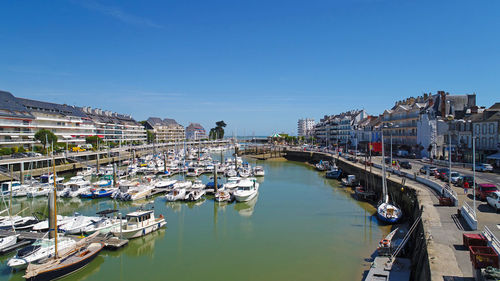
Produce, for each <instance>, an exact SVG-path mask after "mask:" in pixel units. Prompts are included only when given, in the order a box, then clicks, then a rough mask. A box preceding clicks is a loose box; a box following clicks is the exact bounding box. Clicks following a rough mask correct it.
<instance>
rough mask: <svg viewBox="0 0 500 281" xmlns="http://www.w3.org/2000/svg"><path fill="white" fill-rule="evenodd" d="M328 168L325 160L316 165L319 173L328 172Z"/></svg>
mask: <svg viewBox="0 0 500 281" xmlns="http://www.w3.org/2000/svg"><path fill="white" fill-rule="evenodd" d="M328 166H329V165H328V162H323V160H320V161H319V163H318V164H316V165H315V167H316V170H318V171H326V170H328Z"/></svg>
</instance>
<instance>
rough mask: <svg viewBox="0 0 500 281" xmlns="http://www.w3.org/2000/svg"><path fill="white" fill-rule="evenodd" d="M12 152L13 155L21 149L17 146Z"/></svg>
mask: <svg viewBox="0 0 500 281" xmlns="http://www.w3.org/2000/svg"><path fill="white" fill-rule="evenodd" d="M10 150H11V151H12V154H14V153H17V152H18V151H19V148H18V147H17V146H13V147H12V148H11V149H10Z"/></svg>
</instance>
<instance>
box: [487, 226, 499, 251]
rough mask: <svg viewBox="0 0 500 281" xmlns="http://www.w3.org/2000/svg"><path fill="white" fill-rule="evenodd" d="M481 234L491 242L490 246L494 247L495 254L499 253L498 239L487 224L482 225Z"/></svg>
mask: <svg viewBox="0 0 500 281" xmlns="http://www.w3.org/2000/svg"><path fill="white" fill-rule="evenodd" d="M483 234H484V236H485V237H486V238H487V239H488V240H489V241H490V242H491V246H492V247H493V248H494V249H495V251H496V252H497V254H500V240H498V238H497V237H496V236H495V234H493V232H491V230H490V229H489V228H488V227H487V226H484V230H483Z"/></svg>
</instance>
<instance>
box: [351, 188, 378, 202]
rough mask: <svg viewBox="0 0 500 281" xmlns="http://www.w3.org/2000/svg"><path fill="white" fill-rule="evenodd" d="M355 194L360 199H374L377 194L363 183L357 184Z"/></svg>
mask: <svg viewBox="0 0 500 281" xmlns="http://www.w3.org/2000/svg"><path fill="white" fill-rule="evenodd" d="M354 195H356V198H357V199H358V200H372V199H374V197H375V196H376V194H375V192H373V191H372V190H368V189H367V188H366V187H363V186H361V185H358V186H356V188H355V189H354Z"/></svg>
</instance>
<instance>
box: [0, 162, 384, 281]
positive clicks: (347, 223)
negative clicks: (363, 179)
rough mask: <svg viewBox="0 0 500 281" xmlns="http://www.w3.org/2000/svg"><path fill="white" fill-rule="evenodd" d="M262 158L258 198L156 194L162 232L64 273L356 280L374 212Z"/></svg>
mask: <svg viewBox="0 0 500 281" xmlns="http://www.w3.org/2000/svg"><path fill="white" fill-rule="evenodd" d="M250 162H251V161H250ZM259 165H262V166H264V168H265V171H266V176H265V177H264V178H262V179H259V181H260V182H261V185H260V190H259V196H258V198H257V199H256V200H253V201H252V202H249V203H230V204H218V203H215V202H214V201H213V199H211V198H208V199H207V200H205V201H203V202H199V203H196V204H194V203H189V204H188V203H177V202H175V203H167V202H166V201H165V199H164V197H162V196H159V197H156V198H155V199H154V207H155V211H156V214H157V215H159V214H163V215H165V216H166V217H167V228H166V229H163V230H161V231H159V232H156V233H153V234H151V235H148V236H146V237H143V238H138V239H135V240H132V241H130V243H129V245H128V246H126V247H125V248H123V249H120V250H117V251H103V252H102V253H101V254H100V256H99V257H97V258H96V259H95V260H94V261H93V262H92V263H91V264H90V265H89V266H88V267H86V268H85V269H83V270H81V271H79V272H77V273H75V274H73V275H71V276H69V277H67V278H66V279H64V280H360V279H361V277H362V273H363V270H365V269H366V267H367V264H368V263H367V261H366V259H369V258H370V255H371V254H372V253H373V251H374V250H375V248H376V247H377V244H378V241H379V240H380V239H381V238H382V236H383V235H385V233H386V232H387V229H386V228H382V227H380V226H379V225H378V224H377V220H376V218H375V217H374V216H372V215H373V213H374V212H375V209H374V208H373V207H372V206H370V205H368V204H366V203H362V202H358V201H356V200H354V199H353V198H352V196H351V193H350V192H349V191H347V190H345V189H343V188H340V187H339V185H338V182H337V181H335V180H328V179H325V178H324V177H323V174H320V173H318V172H316V171H315V170H314V169H312V168H311V167H309V166H306V165H304V164H301V163H296V162H286V161H269V162H259ZM205 180H206V178H205ZM46 200H47V199H46V198H44V199H41V198H40V199H35V200H26V199H24V200H18V201H15V204H14V210H18V211H20V210H22V209H23V208H25V207H29V208H30V210H38V211H42V212H43V211H45V212H46ZM144 202H145V201H143V202H142V203H144ZM140 204H141V202H137V203H136V202H133V203H128V202H127V203H123V202H120V203H117V202H114V201H112V200H103V201H99V200H87V201H82V200H80V199H71V200H61V201H60V202H59V203H58V209H59V210H60V213H61V214H71V213H72V212H74V211H78V212H80V213H82V214H89V215H91V214H95V212H96V211H98V210H102V209H107V208H119V209H120V210H121V211H123V212H127V211H131V210H134V209H135V208H137V206H139V205H140ZM26 212H27V211H25V212H24V213H26ZM12 255H13V254H10V255H6V256H2V257H1V258H0V262H1V264H0V280H21V279H22V273H14V274H12V273H11V272H10V270H9V269H8V267H7V266H6V261H7V259H8V258H9V257H11V256H12Z"/></svg>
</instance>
